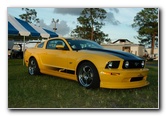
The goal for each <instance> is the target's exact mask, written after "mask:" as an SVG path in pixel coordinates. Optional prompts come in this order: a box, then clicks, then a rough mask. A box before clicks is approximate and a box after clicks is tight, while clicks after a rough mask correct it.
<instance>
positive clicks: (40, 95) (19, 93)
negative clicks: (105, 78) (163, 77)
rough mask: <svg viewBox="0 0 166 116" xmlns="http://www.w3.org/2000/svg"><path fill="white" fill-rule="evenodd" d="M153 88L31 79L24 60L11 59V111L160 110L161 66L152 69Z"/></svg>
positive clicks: (9, 95)
mask: <svg viewBox="0 0 166 116" xmlns="http://www.w3.org/2000/svg"><path fill="white" fill-rule="evenodd" d="M148 68H149V69H150V72H149V75H148V81H149V82H150V85H148V86H146V87H142V88H137V89H125V90H118V89H103V88H99V89H85V88H83V87H81V86H80V85H79V84H78V83H77V82H76V81H71V80H66V79H62V78H58V77H53V76H48V75H39V76H30V75H29V74H28V71H27V70H28V69H27V67H26V66H23V63H22V60H19V59H9V60H8V107H9V108H148V109H149V108H159V103H158V102H159V100H158V99H159V98H158V97H159V96H158V88H159V86H158V67H154V66H149V67H148Z"/></svg>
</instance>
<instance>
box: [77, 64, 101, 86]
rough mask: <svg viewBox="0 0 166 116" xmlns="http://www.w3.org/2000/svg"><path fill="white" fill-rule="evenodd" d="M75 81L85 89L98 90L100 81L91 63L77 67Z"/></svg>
mask: <svg viewBox="0 0 166 116" xmlns="http://www.w3.org/2000/svg"><path fill="white" fill-rule="evenodd" d="M77 79H78V82H79V84H80V85H82V86H83V87H85V88H98V87H99V86H100V79H99V75H98V71H97V69H96V67H95V66H94V65H93V64H92V63H91V62H84V63H82V64H81V65H80V66H79V67H78V71H77Z"/></svg>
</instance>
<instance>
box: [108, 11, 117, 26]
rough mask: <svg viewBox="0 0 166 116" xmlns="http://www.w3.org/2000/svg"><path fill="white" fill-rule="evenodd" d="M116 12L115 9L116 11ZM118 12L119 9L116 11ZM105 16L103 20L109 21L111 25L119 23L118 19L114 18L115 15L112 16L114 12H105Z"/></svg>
mask: <svg viewBox="0 0 166 116" xmlns="http://www.w3.org/2000/svg"><path fill="white" fill-rule="evenodd" d="M116 12H117V11H116ZM118 12H119V11H118ZM106 15H107V17H106V19H105V21H106V22H107V23H111V24H113V25H119V24H120V21H118V20H117V19H115V16H114V13H112V12H107V14H106Z"/></svg>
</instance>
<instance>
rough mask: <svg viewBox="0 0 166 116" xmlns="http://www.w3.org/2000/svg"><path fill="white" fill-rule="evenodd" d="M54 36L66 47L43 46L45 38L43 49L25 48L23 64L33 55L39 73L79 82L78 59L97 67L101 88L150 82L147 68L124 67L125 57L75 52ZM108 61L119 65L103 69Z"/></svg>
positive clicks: (82, 51) (142, 84)
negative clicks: (52, 47) (58, 48)
mask: <svg viewBox="0 0 166 116" xmlns="http://www.w3.org/2000/svg"><path fill="white" fill-rule="evenodd" d="M54 39H59V40H62V41H64V42H65V43H66V45H67V47H68V48H69V49H68V50H53V49H46V45H47V42H48V41H49V40H46V41H45V42H44V44H43V47H42V48H38V47H37V46H36V47H35V48H31V49H27V50H26V51H25V54H24V61H25V64H26V66H27V67H28V64H29V60H30V58H32V57H33V58H35V59H36V61H37V64H38V66H39V69H40V72H41V73H44V74H48V75H53V76H58V77H62V78H66V79H71V80H75V81H78V80H77V69H78V66H79V64H80V63H81V62H84V61H88V62H91V63H93V64H94V66H95V67H96V69H97V71H98V74H99V78H100V87H102V88H113V89H127V88H137V87H143V86H146V85H148V84H149V82H148V81H147V74H148V69H146V68H136V69H123V68H122V67H123V62H124V59H123V58H120V57H118V56H116V55H114V54H107V53H105V52H98V51H87V50H80V51H74V50H72V48H71V47H70V45H69V44H68V43H67V41H66V39H65V38H59V37H58V38H54ZM51 40H53V39H51ZM109 61H119V62H120V63H119V67H118V68H116V69H106V68H105V67H106V65H107V63H108V62H109ZM66 72H67V73H66ZM140 78H141V79H140ZM137 79H138V80H137Z"/></svg>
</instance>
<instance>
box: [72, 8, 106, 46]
mask: <svg viewBox="0 0 166 116" xmlns="http://www.w3.org/2000/svg"><path fill="white" fill-rule="evenodd" d="M106 13H107V12H106V11H105V10H104V9H102V8H85V9H84V10H83V11H82V12H81V16H80V17H78V18H77V20H78V22H79V24H80V25H77V26H76V28H75V29H74V30H73V31H72V32H71V36H74V37H80V38H85V39H90V40H93V41H96V42H98V43H101V42H102V41H103V40H104V39H105V37H107V36H108V34H105V33H103V32H102V31H101V28H102V26H103V25H104V23H103V22H102V20H104V19H105V18H106Z"/></svg>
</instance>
